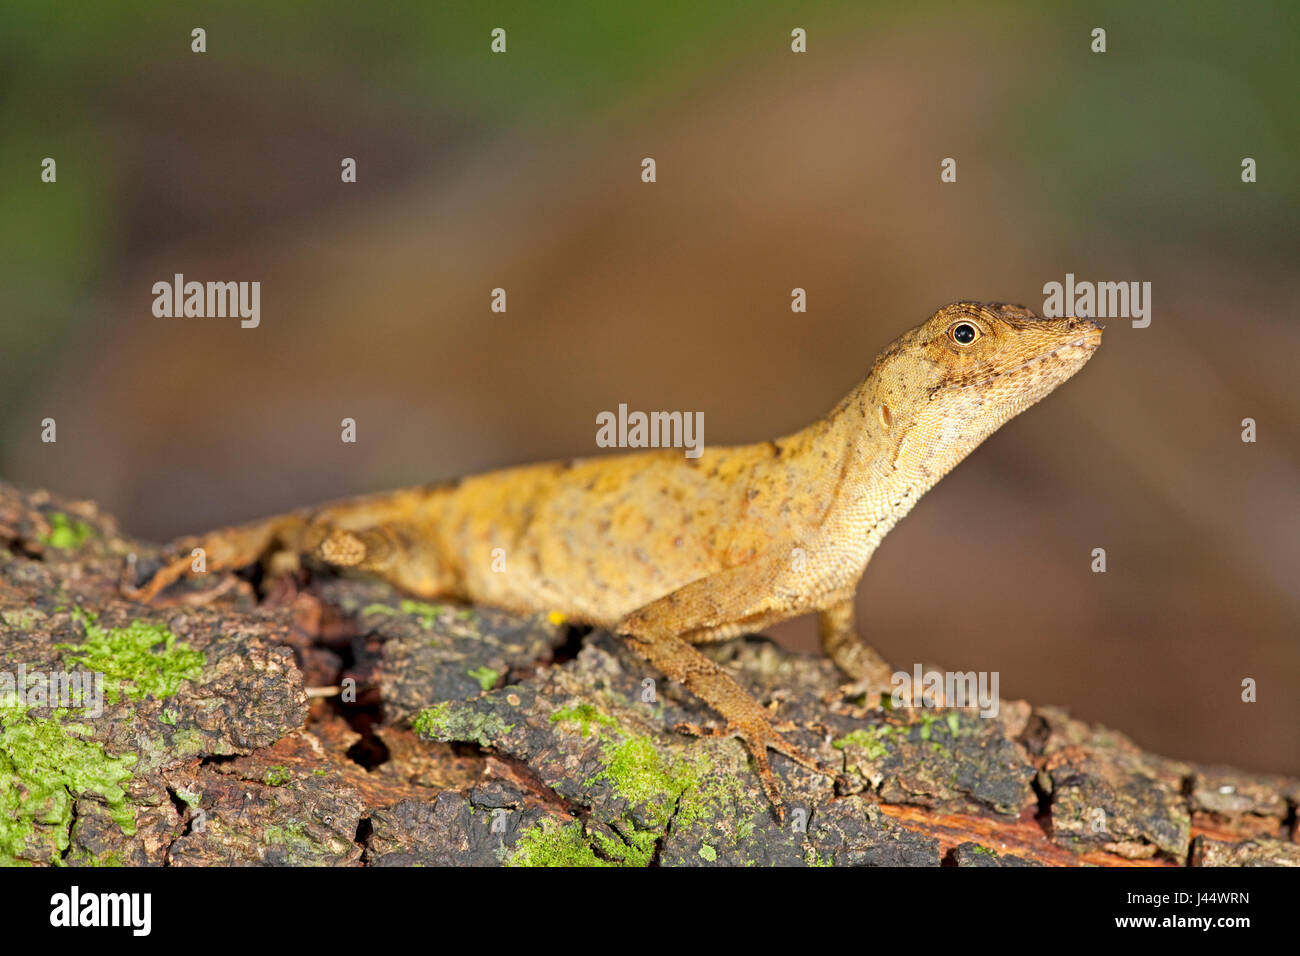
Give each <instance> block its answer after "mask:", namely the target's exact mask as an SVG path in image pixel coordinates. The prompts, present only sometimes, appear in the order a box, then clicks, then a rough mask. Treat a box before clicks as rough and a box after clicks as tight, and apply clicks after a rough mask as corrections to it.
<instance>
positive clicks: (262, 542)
mask: <svg viewBox="0 0 1300 956" xmlns="http://www.w3.org/2000/svg"><path fill="white" fill-rule="evenodd" d="M304 524H305V519H304V518H303V516H302V515H300V514H297V513H292V514H287V515H281V516H280V517H277V518H268V519H266V520H264V521H255V522H252V523H250V524H243V525H237V526H235V527H233V528H223V529H221V530H220V531H213V532H211V533H210V534H205V535H197V536H194V537H187V538H179V539H177V540H176V541H175V542H174V543H172V544H171V545H169V546H168V547H167V549H166V551H164V552H163V566H162V567H161V568H160V569H159V570H158V571H156V572H155V573H154V575H153V577H151V578H150V579H149V580H148V581H145V582H144V584H142V585H140V586H139V587H136V586H134V585H132V584H128V583H126V582H125V581H123V582H122V584H121V586H120V587H119V590H120V591H121V592H122V594H123V596H124V597H127V598H129V599H130V600H133V601H142V602H148V601H150V600H152V599H153V598H154V597H155V596H156V595H157V594H158V593H159V592H161V591H162V590H163V588H165V587H167V586H168V585H169V584H171V583H173V582H174V581H179V580H180V579H181V578H183V577H187V576H190V575H193V574H200V573H204V572H209V571H228V570H233V569H235V568H243V567H247V566H249V565H251V564H256V563H257V562H258V561H259V560H261V559H262V558H263V557H264V556H265V555H267V554H269V553H270V552H272V551H274V550H275V549H276V547H277V545H282V546H285V547H289V548H295V547H296V537H297V534H298V532H299V531H300V530H301V528H302V527H303V525H304ZM200 556H201V557H202V562H201V563H200V561H199V558H200ZM129 570H130V565H128V571H129Z"/></svg>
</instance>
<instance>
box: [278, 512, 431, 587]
mask: <svg viewBox="0 0 1300 956" xmlns="http://www.w3.org/2000/svg"><path fill="white" fill-rule="evenodd" d="M302 550H303V553H304V554H309V555H311V556H312V557H314V558H316V559H317V560H319V561H323V562H324V563H326V564H329V565H331V566H333V567H336V568H356V569H357V570H360V571H367V572H370V573H372V574H375V575H378V576H379V577H381V578H383V579H384V580H386V581H388V582H389V583H390V584H392V585H394V586H395V587H397V588H400V589H401V590H403V591H408V592H410V593H412V594H415V595H416V596H418V597H437V596H440V595H446V594H450V593H453V592H454V590H455V587H454V584H455V582H454V575H452V574H451V573H450V569H449V568H448V567H447V565H446V564H445V563H444V562H442V561H441V560H439V555H438V551H437V548H436V546H435V545H434V544H433V538H432V537H431V535H430V533H429V531H428V529H426V528H423V527H421V526H419V525H417V524H413V523H410V522H405V521H388V522H383V523H381V524H375V525H369V526H367V527H361V528H343V527H339V526H338V525H335V524H333V523H332V522H330V521H328V520H320V521H315V522H313V523H312V524H311V525H310V526H309V527H308V528H307V529H306V531H305V532H304V533H303V540H302Z"/></svg>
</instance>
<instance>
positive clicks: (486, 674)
mask: <svg viewBox="0 0 1300 956" xmlns="http://www.w3.org/2000/svg"><path fill="white" fill-rule="evenodd" d="M466 673H468V674H469V676H470V677H472V678H474V679H475V680H476V681H478V686H479V687H482V688H483V690H484V691H489V690H491V689H492V688H493V687H495V686H496V683H497V678H498V677H500V676H501V672H500V671H496V670H493V669H492V668H491V667H486V666H485V667H475V668H474V669H473V670H470V671H467V672H466Z"/></svg>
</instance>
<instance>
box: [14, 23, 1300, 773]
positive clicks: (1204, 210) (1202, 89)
mask: <svg viewBox="0 0 1300 956" xmlns="http://www.w3.org/2000/svg"><path fill="white" fill-rule="evenodd" d="M614 6H617V7H619V8H620V9H612V7H614ZM623 6H628V9H621V7H623ZM653 6H654V9H649V10H647V9H641V8H639V7H636V8H634V7H632V6H631V5H609V4H601V3H597V2H595V0H592V2H586V3H563V4H559V5H558V6H552V5H537V4H525V3H498V4H493V3H484V4H469V3H464V4H435V5H432V6H430V5H428V4H419V5H417V4H413V3H412V4H396V5H393V6H392V7H390V8H389V9H388V10H387V12H377V11H376V10H374V9H371V8H367V7H366V6H365V5H359V6H358V7H357V8H353V7H352V5H348V4H343V3H341V2H337V3H326V4H322V5H319V6H317V7H315V8H314V9H313V10H312V12H310V13H308V12H306V11H305V10H299V9H297V8H294V9H293V11H289V12H281V11H274V12H273V11H268V10H265V9H263V8H262V6H260V5H258V4H254V3H251V2H248V3H232V4H229V5H226V6H223V7H221V8H212V7H209V6H207V5H196V6H187V5H185V4H179V5H176V6H171V5H169V6H167V7H166V8H165V9H164V8H162V7H161V6H160V5H154V4H147V3H133V4H131V3H129V4H124V5H120V6H118V5H114V9H113V10H111V11H110V10H100V9H97V8H96V7H94V6H92V5H89V4H87V5H85V6H84V7H80V6H78V5H77V4H71V5H66V6H65V5H60V6H59V7H58V8H57V9H55V8H53V7H51V8H50V9H33V10H16V9H6V10H5V11H4V12H3V13H0V58H2V59H0V62H3V65H4V70H3V71H0V94H3V95H2V96H0V122H2V123H3V128H4V129H5V130H6V132H5V135H4V136H3V138H2V139H0V172H2V173H3V176H2V177H0V209H3V210H5V215H4V218H3V225H2V226H0V282H2V283H3V290H4V298H5V304H4V306H3V308H2V309H0V347H2V348H3V365H2V366H0V377H2V379H3V381H0V475H3V476H4V477H5V478H6V479H8V480H11V481H15V482H18V483H21V484H25V485H29V486H40V485H43V486H48V487H50V488H52V489H56V490H57V491H59V492H61V493H65V494H75V495H80V496H84V497H87V498H95V499H98V500H99V501H100V502H101V503H102V504H103V505H104V506H105V507H106V508H107V509H109V510H111V511H113V512H116V513H117V514H118V516H119V517H120V519H121V521H122V523H123V526H124V527H125V528H126V529H127V530H128V531H131V532H134V533H136V534H138V535H140V536H142V537H153V538H158V539H164V538H168V537H171V536H173V535H176V534H179V533H183V532H190V531H197V530H204V529H207V528H210V527H213V526H217V525H221V524H228V523H232V522H237V521H240V520H244V519H248V518H253V517H256V516H259V515H262V514H266V513H270V512H274V511H277V510H281V509H286V508H290V507H294V506H297V505H301V504H305V503H309V502H312V501H316V500H320V499H325V498H329V497H333V496H339V495H346V494H352V493H358V492H363V491H372V490H380V489H384V488H388V487H394V486H399V485H403V484H415V483H422V482H427V481H432V480H435V479H439V478H444V477H449V476H453V475H456V474H460V473H464V472H472V471H477V470H483V469H488V468H493V467H498V466H502V465H507V464H514V463H521V462H526V461H530V460H536V459H548V458H559V457H564V456H570V455H587V454H593V453H595V452H596V451H597V449H596V448H595V444H594V436H595V415H596V413H597V412H598V411H600V410H603V409H613V408H616V407H617V405H618V404H619V403H620V402H626V403H627V404H628V405H629V407H631V408H641V409H690V410H697V409H698V410H702V411H703V412H704V413H705V425H706V428H705V440H706V441H708V442H711V443H714V444H718V443H734V442H746V441H754V440H760V439H763V438H767V437H774V436H777V435H780V434H784V433H788V432H790V431H794V430H796V429H798V428H800V427H802V426H803V425H805V424H807V423H808V422H809V421H811V420H812V419H813V418H814V417H816V416H819V415H821V414H822V413H824V412H825V411H826V410H827V409H828V408H830V407H831V406H832V405H833V404H834V403H835V402H836V401H837V400H838V399H839V398H840V397H841V396H842V395H843V394H844V393H845V392H846V391H847V390H848V389H850V388H851V387H852V386H853V385H854V384H855V383H856V382H857V381H858V380H859V379H860V378H861V377H862V376H863V375H864V374H865V372H866V370H867V369H868V368H869V367H870V364H871V361H872V358H873V356H874V355H875V353H876V351H877V350H878V349H880V348H881V347H882V346H884V345H885V344H886V343H887V342H889V341H890V340H891V339H892V338H894V337H895V336H896V335H898V334H899V333H901V332H902V331H904V330H905V329H907V328H909V327H911V326H913V325H915V324H917V323H918V322H920V321H922V320H923V319H925V318H926V317H928V316H929V315H930V314H931V312H933V311H934V309H936V308H937V307H939V306H940V305H942V304H944V303H946V302H949V301H952V300H954V299H959V298H973V299H983V300H1011V301H1018V302H1022V303H1024V304H1026V305H1029V306H1030V307H1033V308H1041V307H1042V301H1043V294H1042V291H1041V290H1042V287H1043V284H1044V283H1045V282H1049V281H1058V282H1060V281H1063V280H1064V278H1065V274H1066V273H1067V272H1073V273H1074V274H1075V275H1076V276H1077V277H1078V278H1079V279H1080V280H1085V279H1086V280H1093V281H1096V280H1113V281H1120V280H1136V281H1149V282H1151V283H1152V286H1153V293H1152V306H1153V308H1152V315H1153V321H1152V323H1151V326H1150V327H1149V328H1147V329H1142V330H1138V329H1133V328H1131V327H1130V325H1129V323H1128V322H1127V321H1125V320H1116V321H1110V322H1109V323H1107V324H1108V329H1107V333H1106V339H1105V343H1104V345H1103V348H1102V349H1101V351H1100V352H1099V353H1098V354H1097V356H1096V357H1095V358H1094V359H1093V361H1092V362H1091V363H1090V364H1089V365H1088V367H1087V368H1086V369H1085V370H1084V371H1083V372H1082V373H1081V374H1080V375H1079V376H1078V377H1077V378H1076V379H1075V380H1073V381H1071V382H1070V383H1068V385H1067V386H1065V387H1064V388H1063V389H1062V390H1061V391H1060V392H1059V393H1057V394H1055V395H1053V396H1051V397H1050V398H1049V399H1048V400H1047V401H1046V402H1045V403H1044V404H1043V405H1042V406H1041V407H1039V408H1036V409H1034V410H1033V411H1032V412H1030V413H1029V414H1027V415H1026V416H1024V417H1023V418H1022V419H1017V420H1015V421H1014V422H1012V423H1011V424H1010V425H1008V426H1007V427H1006V428H1005V429H1004V430H1003V431H1002V432H1000V433H999V434H997V435H995V436H994V437H993V438H992V439H991V440H990V441H989V442H988V443H987V444H986V445H985V446H984V447H983V448H982V449H980V450H979V451H978V452H977V453H976V454H975V455H974V456H973V457H972V458H971V459H970V460H969V461H968V462H966V463H965V464H963V465H962V466H961V467H960V468H958V470H957V471H956V472H954V473H953V474H952V475H951V476H950V477H949V478H947V479H946V480H945V481H944V482H942V483H941V484H940V485H939V486H938V487H937V488H936V489H935V490H934V491H933V492H931V493H930V495H929V496H928V497H927V498H925V499H924V500H923V501H922V502H921V503H920V505H918V507H917V508H916V510H915V511H914V512H913V514H912V515H911V517H909V518H908V520H907V521H905V522H903V523H902V524H901V525H900V526H899V528H898V529H897V530H896V531H895V532H894V533H893V534H892V535H891V536H890V538H889V540H888V541H887V543H886V544H885V545H884V547H882V549H881V550H880V552H879V553H878V554H877V555H876V557H875V559H874V560H873V562H872V566H871V567H870V569H869V570H868V573H867V575H866V578H865V580H864V583H863V586H862V588H861V589H860V592H859V602H860V617H861V620H862V628H863V631H864V634H865V635H866V636H867V637H868V638H869V639H870V640H871V641H873V642H874V643H875V644H876V646H877V647H878V648H879V649H880V650H881V651H882V652H883V653H884V654H885V655H886V656H887V657H888V658H889V659H890V660H892V661H894V662H895V663H898V664H901V665H904V666H910V664H911V663H912V662H913V661H916V660H927V661H935V662H938V663H942V664H944V665H946V666H949V667H952V668H960V669H977V670H996V671H999V672H1000V674H1001V692H1002V694H1003V696H1006V697H1018V696H1023V697H1028V698H1031V699H1033V700H1034V701H1036V702H1039V703H1048V702H1057V703H1062V704H1066V705H1068V706H1070V707H1071V708H1072V709H1073V710H1074V712H1075V713H1077V714H1078V715H1080V716H1083V717H1086V718H1088V719H1093V720H1100V721H1102V722H1105V723H1107V724H1110V725H1112V726H1114V727H1116V728H1119V729H1122V730H1124V731H1125V732H1127V733H1129V734H1130V735H1131V736H1133V737H1134V738H1135V739H1137V740H1138V742H1139V743H1141V744H1143V745H1145V746H1148V747H1151V748H1153V749H1156V750H1159V751H1162V752H1164V753H1167V754H1169V755H1171V756H1177V757H1183V758H1193V759H1199V760H1203V761H1209V762H1230V763H1233V764H1236V765H1239V766H1243V767H1247V768H1254V769H1259V770H1267V771H1281V772H1289V773H1298V772H1300V732H1298V729H1297V728H1300V641H1298V638H1300V588H1298V586H1297V568H1300V561H1298V558H1300V555H1298V554H1297V551H1298V544H1297V542H1300V500H1298V498H1300V495H1298V490H1297V489H1298V488H1300V481H1298V479H1300V415H1298V414H1297V412H1298V410H1300V397H1297V391H1296V379H1297V374H1296V372H1297V368H1298V367H1300V363H1298V362H1297V359H1298V358H1300V345H1298V344H1297V343H1298V339H1300V327H1298V326H1297V321H1296V320H1297V315H1296V310H1297V305H1296V303H1297V302H1298V301H1300V279H1298V277H1297V272H1296V261H1297V251H1298V249H1297V236H1296V231H1295V230H1296V222H1297V212H1300V187H1298V186H1297V181H1298V180H1297V177H1296V170H1295V159H1294V158H1295V156H1296V155H1297V150H1300V135H1298V132H1300V130H1298V129H1297V122H1296V110H1295V102H1296V77H1295V64H1296V62H1297V53H1298V52H1300V50H1297V46H1298V45H1300V41H1298V40H1297V37H1300V29H1297V27H1298V26H1300V24H1298V23H1297V14H1296V11H1295V9H1294V7H1293V6H1289V5H1287V4H1283V3H1278V4H1276V5H1264V4H1261V5H1254V6H1252V7H1249V8H1247V11H1248V12H1244V11H1237V10H1233V11H1225V10H1220V9H1218V8H1217V7H1216V6H1214V5H1212V4H1210V3H1208V2H1207V3H1179V4H1173V3H1169V4H1143V5H1142V9H1141V10H1140V11H1139V10H1133V9H1130V8H1129V7H1130V5H1128V4H1120V3H1114V4H1100V5H1089V6H1087V7H1083V6H1078V7H1070V6H1064V7H1057V8H1054V9H1053V11H1040V12H1036V13H1032V14H1031V13H1026V12H1022V11H1020V10H1019V9H1018V7H1017V6H1016V5H1011V4H982V5H979V6H963V5H952V4H945V5H940V6H934V7H918V6H913V5H911V4H907V5H904V4H880V5H862V4H850V3H827V4H823V5H818V6H817V7H816V8H815V9H814V10H811V11H810V10H808V9H805V8H804V7H802V6H800V7H786V6H784V5H780V4H775V3H770V2H760V3H747V4H741V3H712V4H705V5H702V6H701V5H697V4H686V3H670V4H666V5H660V4H656V5H653ZM155 7H156V8H155ZM543 7H545V8H546V9H542V8H543ZM195 26H202V27H204V28H205V29H206V30H207V43H208V52H207V53H206V54H202V55H198V54H193V53H191V52H190V49H189V47H190V30H191V29H192V28H193V27H195ZM496 26H502V27H505V28H506V29H507V31H508V43H509V48H508V49H509V52H508V53H507V54H505V55H503V56H493V55H492V54H490V53H489V51H488V44H489V32H490V30H491V29H492V28H493V27H496ZM796 26H798V27H803V28H805V29H806V30H807V31H808V37H809V39H808V49H809V52H808V53H806V54H803V55H795V54H793V53H791V52H790V48H789V43H790V30H791V29H792V28H794V27H796ZM1098 26H1100V27H1104V28H1105V29H1106V30H1107V34H1108V37H1107V42H1108V52H1106V53H1104V54H1094V53H1091V52H1090V50H1089V45H1090V42H1091V41H1090V36H1089V34H1090V31H1091V30H1092V28H1093V27H1098ZM45 156H52V157H54V158H56V160H57V162H58V182H57V184H54V185H48V184H42V183H41V182H40V181H39V163H40V160H41V159H42V158H43V157H45ZM345 156H351V157H355V158H356V160H357V163H358V178H359V181H358V182H357V183H356V184H343V183H341V182H340V178H339V169H340V166H339V164H340V161H341V159H342V158H343V157H345ZM644 156H653V157H654V158H655V159H656V161H657V164H658V182H657V183H655V184H653V185H645V184H643V183H642V182H641V181H640V161H641V159H642V157H644ZM948 156H951V157H954V158H955V159H956V160H957V170H958V180H957V183H955V184H941V183H940V180H939V164H940V160H941V159H943V158H944V157H948ZM1244 156H1251V157H1253V158H1255V159H1256V160H1257V162H1258V164H1259V174H1258V176H1259V181H1258V182H1257V183H1255V184H1249V185H1248V184H1243V183H1242V182H1241V180H1240V166H1241V160H1242V157H1244ZM176 272H181V273H184V274H185V276H186V277H187V279H196V280H199V281H206V280H260V281H261V283H262V318H261V326H260V327H259V328H257V329H255V330H244V329H241V328H240V327H239V323H238V320H232V319H193V318H191V319H179V318H173V319H161V318H155V317H154V316H153V315H152V313H151V305H152V302H153V295H152V292H151V287H152V285H153V283H154V282H156V281H159V280H170V279H171V277H172V275H173V273H176ZM497 286H501V287H504V288H505V289H506V290H507V292H508V296H509V311H508V312H507V313H505V314H496V313H492V312H491V311H489V293H490V290H491V289H492V288H494V287H497ZM795 286H800V287H803V288H805V289H807V290H808V302H809V311H808V313H807V314H806V315H798V314H792V313H791V311H790V306H789V303H790V290H791V289H792V288H794V287H795ZM46 416H50V417H53V418H55V419H56V420H57V422H58V438H59V440H58V442H57V444H53V445H49V444H42V443H41V441H40V421H41V419H42V418H44V417H46ZM1247 416H1249V417H1253V418H1255V419H1256V420H1257V421H1258V423H1259V441H1258V443H1256V444H1243V443H1242V442H1241V440H1240V431H1241V427H1240V422H1241V420H1242V419H1243V418H1244V417H1247ZM344 417H352V418H355V419H356V420H357V422H358V434H359V441H358V443H357V444H355V445H346V444H343V443H341V442H340V440H339V422H340V419H342V418H344ZM1096 547H1104V548H1105V549H1106V551H1107V556H1108V567H1109V570H1108V573H1106V574H1104V575H1102V574H1093V573H1091V572H1090V570H1089V563H1090V552H1091V550H1092V549H1093V548H1096ZM778 634H779V636H780V637H781V638H782V639H783V640H788V641H792V642H795V643H796V644H798V645H799V646H801V647H807V648H808V649H812V648H813V646H814V645H815V641H814V640H813V631H812V627H811V622H808V621H801V622H796V623H793V624H790V625H786V626H784V627H783V628H781V629H780V630H779V632H778ZM1246 677H1252V678H1255V679H1256V680H1257V681H1258V682H1259V701H1258V703H1254V704H1249V705H1248V704H1243V703H1241V701H1240V694H1241V689H1240V684H1241V681H1242V679H1243V678H1246Z"/></svg>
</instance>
